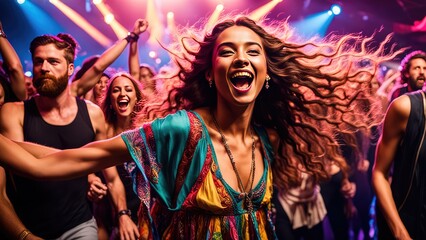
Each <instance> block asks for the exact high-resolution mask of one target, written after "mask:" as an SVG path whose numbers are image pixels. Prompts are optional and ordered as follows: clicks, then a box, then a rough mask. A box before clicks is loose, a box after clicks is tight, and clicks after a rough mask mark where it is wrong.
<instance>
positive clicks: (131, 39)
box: [124, 32, 139, 43]
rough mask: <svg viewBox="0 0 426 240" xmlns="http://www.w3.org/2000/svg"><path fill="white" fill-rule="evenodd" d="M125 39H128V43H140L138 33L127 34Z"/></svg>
mask: <svg viewBox="0 0 426 240" xmlns="http://www.w3.org/2000/svg"><path fill="white" fill-rule="evenodd" d="M124 39H126V40H127V42H129V43H130V42H136V41H138V39H139V35H137V34H136V33H134V32H129V33H128V34H127V37H125V38H124Z"/></svg>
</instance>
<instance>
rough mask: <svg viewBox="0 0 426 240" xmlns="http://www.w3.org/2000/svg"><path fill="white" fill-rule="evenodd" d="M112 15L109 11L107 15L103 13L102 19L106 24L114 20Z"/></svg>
mask: <svg viewBox="0 0 426 240" xmlns="http://www.w3.org/2000/svg"><path fill="white" fill-rule="evenodd" d="M114 19H115V18H114V15H113V14H112V13H109V14H107V15H105V17H104V20H105V22H106V24H111V23H112V21H114Z"/></svg>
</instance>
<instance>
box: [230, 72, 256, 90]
mask: <svg viewBox="0 0 426 240" xmlns="http://www.w3.org/2000/svg"><path fill="white" fill-rule="evenodd" d="M231 83H232V86H233V87H234V88H235V89H236V90H237V91H239V92H247V91H248V90H250V88H251V84H252V83H253V74H251V73H250V72H245V71H244V72H236V73H234V74H233V75H232V76H231Z"/></svg>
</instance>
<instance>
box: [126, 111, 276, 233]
mask: <svg viewBox="0 0 426 240" xmlns="http://www.w3.org/2000/svg"><path fill="white" fill-rule="evenodd" d="M254 128H255V131H256V133H257V134H258V136H259V140H260V142H261V146H262V149H261V151H262V153H263V154H262V155H263V164H264V171H263V175H262V177H261V179H260V181H259V182H258V183H255V184H256V185H255V187H254V188H253V189H252V190H251V191H250V194H251V195H252V202H253V211H251V212H250V211H247V210H246V209H245V208H244V199H242V198H241V194H240V193H239V192H237V191H236V190H234V189H232V188H231V187H230V186H229V185H228V184H227V183H226V181H225V180H224V179H223V177H222V174H221V169H220V168H219V165H218V162H217V159H216V155H215V151H214V148H213V144H212V142H211V138H210V136H209V134H208V131H207V127H206V125H205V123H204V122H203V120H202V118H201V117H200V116H199V115H198V114H197V113H196V112H193V111H185V110H181V111H178V112H176V113H175V114H170V115H168V116H167V117H165V118H161V119H156V120H155V121H153V122H151V123H146V124H144V125H143V126H142V127H140V128H138V129H135V130H131V131H128V132H125V133H123V134H122V135H121V136H122V138H123V140H124V142H125V143H126V145H127V148H128V149H129V152H130V154H131V156H132V158H133V160H134V162H131V163H128V166H127V167H128V170H129V171H130V173H131V175H132V176H133V178H134V183H135V186H134V189H135V191H136V192H137V194H138V195H139V197H140V198H141V201H142V204H141V209H140V211H139V228H140V232H141V238H142V239H185V240H186V239H276V236H275V231H274V227H273V224H272V211H271V197H272V173H271V166H270V164H271V161H272V159H273V150H272V147H271V144H270V142H269V139H268V136H267V133H266V131H265V129H263V128H261V127H259V126H254ZM153 198H155V201H154V204H152V199H153Z"/></svg>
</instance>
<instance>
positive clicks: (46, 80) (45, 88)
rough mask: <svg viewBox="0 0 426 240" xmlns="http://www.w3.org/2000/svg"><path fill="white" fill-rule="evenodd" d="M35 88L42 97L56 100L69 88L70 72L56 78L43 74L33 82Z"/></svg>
mask: <svg viewBox="0 0 426 240" xmlns="http://www.w3.org/2000/svg"><path fill="white" fill-rule="evenodd" d="M33 85H34V87H35V88H36V89H37V93H38V94H40V96H44V97H49V98H55V97H57V96H59V95H60V94H61V93H63V92H64V90H65V89H66V88H67V86H68V72H66V73H65V74H64V75H62V76H60V77H58V78H56V77H55V76H53V75H51V74H43V75H41V76H40V77H38V78H37V79H34V81H33Z"/></svg>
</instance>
